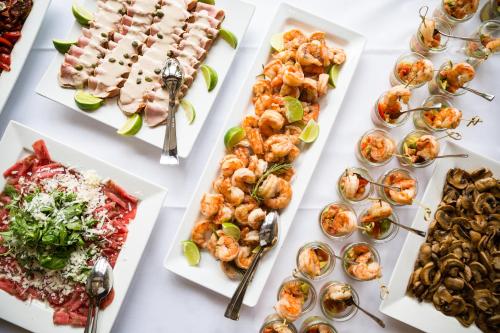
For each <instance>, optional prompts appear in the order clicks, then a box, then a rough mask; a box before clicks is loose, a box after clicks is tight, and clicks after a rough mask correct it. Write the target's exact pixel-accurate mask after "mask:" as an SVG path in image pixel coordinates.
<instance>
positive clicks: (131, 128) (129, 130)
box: [116, 113, 142, 136]
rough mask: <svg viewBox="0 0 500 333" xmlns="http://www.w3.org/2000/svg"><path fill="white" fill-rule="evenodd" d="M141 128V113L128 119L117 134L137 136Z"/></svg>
mask: <svg viewBox="0 0 500 333" xmlns="http://www.w3.org/2000/svg"><path fill="white" fill-rule="evenodd" d="M141 127H142V116H141V114H140V113H134V114H133V115H132V116H131V117H129V118H128V119H127V121H126V122H125V124H123V126H122V127H121V128H120V129H119V130H118V131H116V133H118V134H120V135H124V136H132V135H136V134H137V132H139V130H140V129H141Z"/></svg>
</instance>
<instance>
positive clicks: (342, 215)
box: [321, 206, 356, 236]
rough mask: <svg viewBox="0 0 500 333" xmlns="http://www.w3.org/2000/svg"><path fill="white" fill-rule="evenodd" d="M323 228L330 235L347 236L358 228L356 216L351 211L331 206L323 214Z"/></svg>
mask: <svg viewBox="0 0 500 333" xmlns="http://www.w3.org/2000/svg"><path fill="white" fill-rule="evenodd" d="M321 226H322V227H323V229H324V230H325V232H326V233H327V234H329V235H332V236H338V235H346V234H349V233H351V232H352V231H353V230H354V229H355V228H356V215H354V213H353V212H351V211H350V210H344V209H340V208H339V207H338V206H330V207H328V209H327V210H325V211H323V213H322V214H321Z"/></svg>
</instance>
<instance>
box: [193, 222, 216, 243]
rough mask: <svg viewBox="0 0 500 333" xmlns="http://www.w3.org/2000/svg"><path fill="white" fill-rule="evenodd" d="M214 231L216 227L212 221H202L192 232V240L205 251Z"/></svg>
mask: <svg viewBox="0 0 500 333" xmlns="http://www.w3.org/2000/svg"><path fill="white" fill-rule="evenodd" d="M214 229H215V225H214V224H213V223H212V222H211V221H210V220H207V219H203V220H200V221H198V222H197V223H196V224H195V225H194V226H193V229H192V230H191V240H192V241H193V242H195V243H196V245H198V246H199V247H201V248H202V249H205V248H207V246H208V243H209V241H210V238H211V237H212V234H213V233H214Z"/></svg>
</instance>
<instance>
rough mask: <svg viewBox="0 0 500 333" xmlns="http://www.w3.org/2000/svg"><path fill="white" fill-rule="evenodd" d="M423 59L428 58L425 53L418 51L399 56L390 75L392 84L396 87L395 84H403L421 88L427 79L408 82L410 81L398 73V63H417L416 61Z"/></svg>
mask: <svg viewBox="0 0 500 333" xmlns="http://www.w3.org/2000/svg"><path fill="white" fill-rule="evenodd" d="M422 59H427V58H426V57H424V56H423V55H421V54H420V53H416V52H410V53H405V54H403V55H401V56H399V58H398V59H397V60H396V63H395V64H394V68H393V69H392V72H391V76H390V77H389V81H390V83H391V86H393V87H394V86H397V85H400V84H402V85H404V86H407V87H408V88H410V89H414V88H419V87H421V86H423V85H424V84H425V83H426V81H424V82H419V83H413V82H414V81H409V82H408V81H405V80H403V79H402V78H401V76H400V75H399V73H398V65H399V64H400V63H401V62H410V63H415V62H416V61H418V60H422Z"/></svg>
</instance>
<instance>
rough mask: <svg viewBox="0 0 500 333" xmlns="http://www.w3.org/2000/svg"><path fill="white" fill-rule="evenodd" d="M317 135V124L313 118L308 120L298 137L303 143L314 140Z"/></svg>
mask: <svg viewBox="0 0 500 333" xmlns="http://www.w3.org/2000/svg"><path fill="white" fill-rule="evenodd" d="M318 135H319V125H318V124H317V123H316V122H315V121H314V120H313V119H311V120H309V122H308V123H307V125H306V127H304V129H303V130H302V133H300V136H299V139H300V140H302V141H303V142H305V143H311V142H314V141H316V139H317V138H318Z"/></svg>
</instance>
